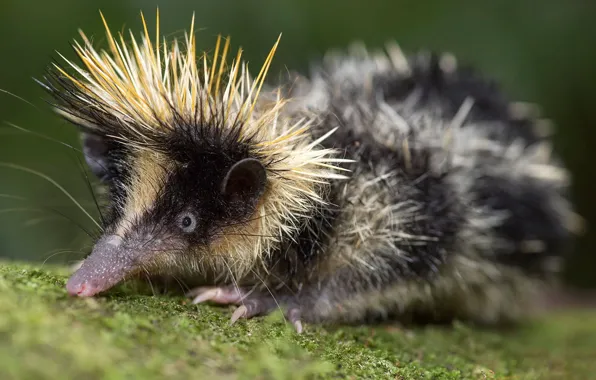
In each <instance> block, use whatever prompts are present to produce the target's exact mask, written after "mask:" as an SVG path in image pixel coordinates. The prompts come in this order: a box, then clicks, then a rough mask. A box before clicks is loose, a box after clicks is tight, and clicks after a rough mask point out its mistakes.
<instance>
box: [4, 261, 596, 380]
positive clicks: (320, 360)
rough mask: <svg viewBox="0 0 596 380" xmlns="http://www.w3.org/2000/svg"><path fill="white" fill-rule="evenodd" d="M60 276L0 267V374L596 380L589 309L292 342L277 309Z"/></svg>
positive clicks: (308, 336) (54, 271)
mask: <svg viewBox="0 0 596 380" xmlns="http://www.w3.org/2000/svg"><path fill="white" fill-rule="evenodd" d="M65 281H66V271H65V270H64V269H62V268H49V267H44V268H42V269H40V268H36V267H33V266H29V265H25V264H17V263H0V378H2V379H75V378H77V379H79V378H80V379H83V378H86V379H100V378H102V379H132V378H139V379H140V378H142V379H154V378H169V379H199V378H207V379H208V378H210V377H212V378H217V379H220V378H221V379H225V378H230V379H237V378H240V379H244V378H246V379H256V378H259V379H268V378H272V379H301V378H353V379H356V378H358V379H360V378H370V379H588V378H594V379H596V359H595V358H596V310H594V311H591V312H590V311H581V312H580V311H578V312H572V313H571V312H569V313H559V314H556V315H550V316H548V317H544V318H541V319H537V320H534V321H532V322H530V323H527V324H524V325H523V326H520V327H518V328H515V329H509V330H507V331H503V330H501V331H494V330H493V331H489V330H479V329H474V328H471V327H469V326H466V325H464V324H459V323H456V324H454V325H453V326H448V327H437V326H435V327H426V328H409V329H405V328H400V327H397V326H388V325H385V326H376V327H338V328H329V327H328V328H323V327H319V326H312V325H307V326H306V330H305V332H304V333H303V334H302V335H297V334H295V333H294V332H293V330H292V329H291V328H290V326H289V325H287V324H286V323H285V322H284V321H283V319H282V317H281V314H279V313H277V314H273V315H271V316H268V317H265V318H256V319H252V320H249V321H240V322H238V323H236V324H234V325H230V324H229V318H230V315H231V314H230V309H227V308H221V307H211V306H207V305H201V306H195V305H191V304H189V302H188V301H187V300H185V299H183V298H180V297H170V296H152V295H146V294H144V293H142V292H141V293H140V294H139V293H136V292H131V291H130V290H129V291H126V290H122V289H121V290H119V291H116V292H112V293H111V294H109V295H107V296H104V297H97V298H89V299H79V298H71V297H68V296H67V295H66V292H65V290H64V284H65Z"/></svg>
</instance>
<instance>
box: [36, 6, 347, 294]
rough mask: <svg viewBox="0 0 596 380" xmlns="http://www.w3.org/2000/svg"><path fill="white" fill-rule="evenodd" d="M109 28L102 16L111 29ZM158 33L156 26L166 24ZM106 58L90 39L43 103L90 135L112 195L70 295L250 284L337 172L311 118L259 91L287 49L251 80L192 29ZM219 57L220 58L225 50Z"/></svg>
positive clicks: (92, 159) (88, 144)
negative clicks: (178, 278)
mask: <svg viewBox="0 0 596 380" xmlns="http://www.w3.org/2000/svg"><path fill="white" fill-rule="evenodd" d="M102 19H103V15H102ZM158 20H159V13H158ZM103 21H104V24H105V27H106V31H107V41H108V46H109V49H108V50H99V51H98V50H96V49H95V48H94V47H93V46H92V44H91V42H90V41H89V39H88V38H87V37H86V36H85V34H84V33H83V32H81V37H82V42H75V44H74V48H75V51H76V53H77V54H78V56H79V58H80V60H81V62H82V65H77V64H75V63H73V62H71V61H69V60H67V59H66V58H63V59H64V60H65V63H66V64H65V65H63V66H61V65H57V64H56V65H54V66H53V67H52V68H51V69H50V70H49V75H48V77H47V78H46V83H45V86H46V89H47V90H48V91H49V92H50V93H51V95H52V96H53V97H54V99H55V100H56V102H55V106H56V109H57V111H58V112H59V113H60V114H61V115H62V116H63V117H65V118H66V119H67V120H69V121H70V122H72V123H74V124H76V125H77V126H79V127H80V128H81V131H82V140H83V151H84V153H85V159H86V161H87V163H88V165H89V167H90V169H91V171H92V172H93V173H95V175H97V177H98V178H99V179H100V180H101V181H102V182H103V183H104V184H105V185H106V186H107V187H108V188H109V190H110V191H109V194H110V202H109V203H110V206H109V213H108V214H109V215H108V217H107V218H106V222H105V226H104V229H103V231H102V236H101V237H100V239H99V240H98V241H97V242H96V244H95V246H94V248H93V251H92V253H91V255H90V256H89V257H88V258H87V259H86V260H85V261H84V262H83V264H82V266H81V267H80V269H79V270H78V271H77V272H76V273H75V274H73V276H72V277H71V278H70V279H69V281H68V284H67V289H68V291H69V293H71V294H73V295H74V294H76V295H80V296H91V295H94V294H96V293H99V292H101V291H104V290H107V289H109V288H110V287H112V286H113V285H115V284H117V283H119V282H120V281H122V280H123V279H125V278H127V277H130V276H132V275H134V274H138V273H140V272H146V273H149V274H153V273H159V272H164V271H165V272H172V271H176V270H183V271H192V272H197V273H206V272H210V273H217V274H226V273H227V274H228V275H230V276H234V277H242V276H243V275H245V274H246V273H248V272H249V271H250V270H251V268H253V267H254V266H255V265H258V263H259V262H262V260H263V259H264V258H265V257H266V256H267V255H268V254H269V253H270V252H272V250H274V249H276V247H277V246H278V244H279V243H280V241H282V240H283V239H287V238H291V237H292V235H293V234H294V233H295V232H296V230H297V229H298V228H299V227H300V224H301V221H302V218H303V217H304V216H307V215H309V213H312V212H314V211H313V210H314V207H315V206H316V205H317V203H320V202H324V200H323V198H322V197H321V192H322V191H324V188H325V187H326V185H327V181H328V180H329V179H331V178H341V177H343V176H342V175H340V174H339V173H338V172H337V170H338V168H337V167H336V166H335V165H336V163H337V162H341V161H342V159H340V158H335V157H336V152H335V151H334V150H330V149H323V148H321V147H320V142H321V141H322V140H323V139H325V138H326V137H327V136H328V134H327V135H325V136H323V137H322V138H319V139H317V140H314V141H313V138H312V137H311V134H310V133H309V126H310V124H311V122H312V120H310V119H309V118H301V119H297V118H290V117H288V116H284V112H283V111H284V106H285V105H286V103H287V102H288V100H286V99H282V97H281V95H280V93H281V92H280V91H279V90H277V91H273V90H268V91H267V94H266V95H265V91H263V92H262V91H261V90H262V89H263V84H264V80H265V77H266V74H267V71H268V69H269V66H270V64H271V60H272V58H273V55H274V52H275V49H276V48H277V45H278V43H279V39H278V41H277V42H276V43H275V45H274V46H273V48H272V50H271V52H270V53H269V55H268V56H267V58H266V59H265V63H264V64H263V66H262V68H261V69H260V72H259V74H258V76H257V77H256V78H255V79H252V77H251V76H250V74H249V70H248V67H247V64H246V63H245V62H244V61H242V59H241V55H242V51H241V50H239V51H238V53H237V55H236V58H235V59H234V60H233V61H232V62H231V64H228V62H227V53H228V50H229V39H226V41H225V43H223V44H222V39H221V38H219V37H218V39H217V42H216V46H215V49H214V52H213V55H212V56H208V55H207V54H206V53H204V54H202V56H201V57H197V52H196V40H195V38H194V36H193V28H194V16H193V22H192V25H191V29H190V33H188V34H186V35H185V40H184V44H182V43H180V42H179V41H177V40H174V41H171V42H168V41H166V40H165V39H163V40H162V41H160V36H159V21H158V22H157V25H158V28H157V31H156V34H157V38H156V39H155V40H154V41H152V40H151V38H150V36H149V32H148V29H147V25H146V23H145V19H144V18H143V26H144V33H142V34H141V39H140V41H137V39H136V38H135V37H134V35H133V34H132V32H131V36H130V37H131V39H130V42H129V43H128V44H127V43H126V41H125V39H124V37H123V36H122V35H119V36H118V37H115V36H114V35H112V33H111V32H110V30H109V28H108V26H107V23H106V21H105V19H103ZM222 45H223V49H222Z"/></svg>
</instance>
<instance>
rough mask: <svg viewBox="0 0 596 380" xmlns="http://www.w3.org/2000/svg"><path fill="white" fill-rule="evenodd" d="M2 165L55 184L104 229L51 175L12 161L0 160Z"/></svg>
mask: <svg viewBox="0 0 596 380" xmlns="http://www.w3.org/2000/svg"><path fill="white" fill-rule="evenodd" d="M0 166H1V167H5V168H9V169H15V170H19V171H22V172H26V173H30V174H33V175H36V176H38V177H40V178H42V179H44V180H46V181H48V182H49V183H51V184H52V185H54V186H55V187H56V188H58V189H59V190H60V191H61V192H62V193H63V194H64V195H66V196H67V197H68V198H69V199H70V200H71V201H73V202H74V204H75V205H76V206H77V207H78V208H79V209H80V210H81V211H82V212H83V213H84V214H85V215H87V216H88V217H89V219H91V221H92V222H93V223H94V224H95V225H96V226H97V227H98V228H99V229H100V230H101V231H103V227H102V226H101V225H100V224H99V223H97V221H96V220H95V218H93V216H91V214H89V213H88V212H87V210H85V208H84V207H83V206H81V204H80V203H79V202H78V201H77V200H76V199H75V198H74V197H73V196H72V195H71V194H70V193H69V192H68V191H67V190H66V189H65V188H64V187H62V186H61V185H60V184H59V183H58V182H56V181H55V180H53V179H52V178H50V177H49V176H47V175H45V174H43V173H40V172H38V171H36V170H33V169H30V168H27V167H24V166H21V165H16V164H12V163H10V162H0Z"/></svg>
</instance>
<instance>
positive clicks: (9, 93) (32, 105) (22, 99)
mask: <svg viewBox="0 0 596 380" xmlns="http://www.w3.org/2000/svg"><path fill="white" fill-rule="evenodd" d="M0 92H2V93H5V94H7V95H10V96H12V97H14V98H16V99H19V100H21V101H23V102H24V103H26V104H28V105H30V106H31V107H33V108H35V109H36V110H38V111H39V112H42V110H41V109H40V108H39V107H37V106H36V105H35V104H33V103H31V102H30V101H28V100H26V99H25V98H23V97H20V96H18V95H17V94H13V93H12V92H10V91H8V90H4V89H2V88H0Z"/></svg>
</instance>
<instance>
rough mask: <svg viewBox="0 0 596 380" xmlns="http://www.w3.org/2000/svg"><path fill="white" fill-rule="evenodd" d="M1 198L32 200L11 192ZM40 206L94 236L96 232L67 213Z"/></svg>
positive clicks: (1, 195)
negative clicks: (92, 231)
mask: <svg viewBox="0 0 596 380" xmlns="http://www.w3.org/2000/svg"><path fill="white" fill-rule="evenodd" d="M0 198H7V199H15V200H19V201H24V202H32V201H30V200H29V199H27V198H25V197H21V196H18V195H11V194H0ZM32 203H35V202H32ZM40 207H41V209H43V210H47V211H51V212H53V213H55V214H57V215H58V216H61V217H63V218H64V219H66V220H67V221H69V222H71V223H72V224H73V225H74V226H76V227H78V228H80V229H81V230H82V231H83V232H84V233H85V234H86V235H87V236H89V237H90V238H92V239H93V238H94V234H92V233H91V232H90V231H89V230H87V229H86V228H85V227H83V225H81V224H80V223H78V222H77V221H75V220H74V219H72V218H71V217H69V216H68V215H66V214H64V213H62V212H60V211H58V210H56V209H55V208H52V207H47V206H43V205H42V206H40Z"/></svg>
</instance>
